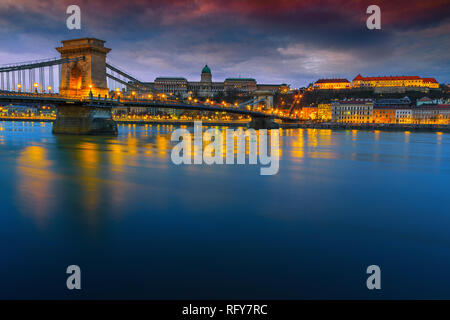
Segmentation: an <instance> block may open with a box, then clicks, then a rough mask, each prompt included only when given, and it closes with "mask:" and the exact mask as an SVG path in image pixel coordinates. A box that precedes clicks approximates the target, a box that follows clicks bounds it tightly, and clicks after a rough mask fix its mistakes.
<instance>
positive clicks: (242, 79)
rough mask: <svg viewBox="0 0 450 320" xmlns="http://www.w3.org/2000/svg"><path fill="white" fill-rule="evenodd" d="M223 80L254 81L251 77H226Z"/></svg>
mask: <svg viewBox="0 0 450 320" xmlns="http://www.w3.org/2000/svg"><path fill="white" fill-rule="evenodd" d="M225 81H256V80H255V79H253V78H226V79H225Z"/></svg>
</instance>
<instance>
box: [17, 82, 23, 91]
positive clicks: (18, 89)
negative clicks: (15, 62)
mask: <svg viewBox="0 0 450 320" xmlns="http://www.w3.org/2000/svg"><path fill="white" fill-rule="evenodd" d="M21 88H22V85H21V84H20V83H19V84H18V85H17V91H19V92H21V91H22V90H21Z"/></svg>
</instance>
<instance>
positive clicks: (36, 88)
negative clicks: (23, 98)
mask: <svg viewBox="0 0 450 320" xmlns="http://www.w3.org/2000/svg"><path fill="white" fill-rule="evenodd" d="M33 86H34V92H35V93H38V86H39V85H38V84H37V82H35V83H34V84H33Z"/></svg>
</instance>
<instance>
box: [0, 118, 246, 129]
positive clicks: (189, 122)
mask: <svg viewBox="0 0 450 320" xmlns="http://www.w3.org/2000/svg"><path fill="white" fill-rule="evenodd" d="M0 121H19V122H24V121H27V122H53V121H55V119H48V118H31V117H23V118H18V117H14V118H12V117H0ZM115 121H116V123H117V124H137V125H146V124H147V125H148V124H151V125H153V124H156V125H158V124H159V125H185V126H193V125H194V120H168V119H161V120H158V119H152V120H115ZM248 122H249V121H248V120H235V121H225V120H222V121H214V120H207V121H205V120H202V123H203V124H204V125H209V126H228V127H242V126H246V125H247V123H248Z"/></svg>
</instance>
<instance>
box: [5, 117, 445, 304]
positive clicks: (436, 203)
mask: <svg viewBox="0 0 450 320" xmlns="http://www.w3.org/2000/svg"><path fill="white" fill-rule="evenodd" d="M174 129H175V128H174V127H173V126H170V125H152V126H150V125H147V126H134V125H124V126H119V136H118V137H114V138H111V137H88V136H86V137H76V136H54V135H52V134H51V124H50V123H38V122H36V123H32V122H0V163H1V170H0V181H1V183H0V200H1V206H0V212H1V214H0V298H32V299H35V298H56V299H60V298H63V299H65V298H87V299H91V298H150V299H154V298H158V299H170V298H176V299H195V298H200V299H205V298H210V299H215V298H234V299H239V298H253V299H261V298H271V299H281V298H284V299H292V298H343V299H346V298H382V299H391V298H450V272H449V270H450V231H449V230H450V201H449V195H450V135H448V134H436V133H403V132H377V131H375V132H371V131H331V130H304V129H289V130H281V132H280V139H281V143H280V144H281V159H280V164H279V173H278V174H276V175H273V176H262V175H260V166H259V165H241V166H238V165H210V166H208V165H206V164H204V165H179V166H177V165H175V164H173V163H172V161H171V158H170V153H171V150H172V148H173V146H174V143H172V142H170V135H171V132H172V131H173V130H174ZM72 264H74V265H78V266H80V268H81V274H82V290H73V291H69V290H67V288H66V279H67V276H68V275H67V274H66V268H67V266H69V265H72ZM373 264H375V265H378V266H380V268H381V287H382V288H381V290H368V289H367V287H366V279H367V277H368V275H367V274H366V268H367V267H368V266H369V265H373Z"/></svg>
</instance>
